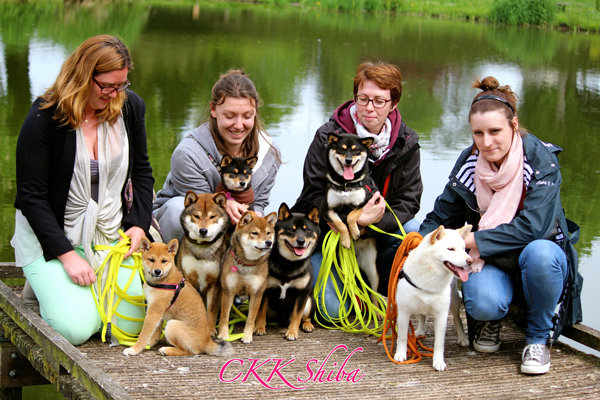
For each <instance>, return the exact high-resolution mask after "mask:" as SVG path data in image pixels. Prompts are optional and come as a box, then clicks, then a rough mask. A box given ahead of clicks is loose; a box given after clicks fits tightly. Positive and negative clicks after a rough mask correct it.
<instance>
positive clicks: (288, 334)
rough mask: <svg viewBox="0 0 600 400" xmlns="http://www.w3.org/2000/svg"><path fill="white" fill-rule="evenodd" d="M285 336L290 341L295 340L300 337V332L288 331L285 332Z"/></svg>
mask: <svg viewBox="0 0 600 400" xmlns="http://www.w3.org/2000/svg"><path fill="white" fill-rule="evenodd" d="M283 337H284V338H286V339H287V340H289V341H294V340H296V339H298V332H293V331H287V332H286V333H285V335H283Z"/></svg>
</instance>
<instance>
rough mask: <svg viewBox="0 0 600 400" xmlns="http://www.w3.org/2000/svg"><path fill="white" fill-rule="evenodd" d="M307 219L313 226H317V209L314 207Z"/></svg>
mask: <svg viewBox="0 0 600 400" xmlns="http://www.w3.org/2000/svg"><path fill="white" fill-rule="evenodd" d="M308 219H310V220H311V221H312V222H314V223H315V224H317V225H318V224H319V207H317V206H314V207H313V208H312V210H310V212H309V213H308Z"/></svg>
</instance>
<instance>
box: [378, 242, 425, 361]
mask: <svg viewBox="0 0 600 400" xmlns="http://www.w3.org/2000/svg"><path fill="white" fill-rule="evenodd" d="M422 241H423V237H422V236H421V235H420V234H419V233H418V232H410V233H408V234H407V235H406V237H405V238H404V240H403V241H402V244H401V245H400V247H399V248H398V251H396V256H395V257H394V262H393V263H392V272H391V273H390V282H389V284H388V303H387V313H386V315H385V320H384V321H383V332H382V334H381V336H380V337H379V339H377V341H378V342H379V341H383V346H384V347H385V352H386V353H387V356H388V358H389V359H390V360H392V362H394V363H396V364H412V363H416V362H419V361H421V358H423V357H433V349H430V348H428V347H425V346H423V344H422V343H421V339H423V338H424V337H425V336H419V337H415V328H413V324H412V322H410V323H409V324H410V332H408V342H407V348H406V357H407V359H406V361H404V362H398V361H396V360H394V356H393V355H392V354H394V351H393V350H394V342H396V341H397V339H398V332H397V325H396V319H397V317H398V310H397V309H396V288H397V286H398V281H399V279H400V271H402V267H403V266H404V262H405V261H406V257H408V252H409V251H410V250H412V249H414V248H415V247H417V246H418V245H419V244H420V243H421V242H422ZM390 328H391V329H392V336H391V339H392V343H391V346H390V348H389V349H388V347H387V343H386V341H385V340H386V334H387V332H388V330H389V329H390ZM403 334H404V333H403ZM419 347H421V348H422V349H423V350H425V351H428V352H429V353H421V352H420V351H419Z"/></svg>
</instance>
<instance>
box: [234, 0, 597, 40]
mask: <svg viewBox="0 0 600 400" xmlns="http://www.w3.org/2000/svg"><path fill="white" fill-rule="evenodd" d="M242 1H244V0H242ZM256 1H258V2H260V3H268V4H274V5H296V6H299V7H307V8H313V9H322V10H328V11H344V12H373V13H395V14H413V15H421V16H431V17H434V18H448V19H463V20H466V21H487V22H492V21H494V16H493V12H494V7H495V6H497V5H498V4H499V3H501V2H502V1H503V0H256ZM504 1H506V0H504ZM527 1H531V0H523V1H521V3H524V2H527ZM548 2H549V3H550V6H551V7H552V8H553V10H552V11H553V14H554V15H553V16H552V18H551V20H550V21H549V22H545V23H541V24H539V25H540V26H544V27H549V28H552V29H563V30H572V31H583V32H596V33H600V11H599V10H598V8H600V0H579V1H572V0H560V1H555V0H548ZM554 7H556V8H554Z"/></svg>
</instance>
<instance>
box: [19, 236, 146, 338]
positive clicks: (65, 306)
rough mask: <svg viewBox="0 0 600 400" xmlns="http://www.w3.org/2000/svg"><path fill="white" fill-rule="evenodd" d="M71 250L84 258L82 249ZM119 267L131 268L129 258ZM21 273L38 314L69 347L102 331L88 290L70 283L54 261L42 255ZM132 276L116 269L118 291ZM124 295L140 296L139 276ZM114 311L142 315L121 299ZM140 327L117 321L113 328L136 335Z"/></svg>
mask: <svg viewBox="0 0 600 400" xmlns="http://www.w3.org/2000/svg"><path fill="white" fill-rule="evenodd" d="M75 251H76V252H77V254H78V255H80V256H81V257H82V258H83V259H86V257H85V255H84V253H83V247H81V246H78V247H75ZM123 264H124V265H133V257H129V258H127V259H126V260H124V261H123ZM23 273H24V274H25V277H26V278H27V281H28V282H29V284H30V285H31V287H32V289H33V291H34V292H35V295H36V297H37V299H38V301H39V303H40V314H41V316H42V318H43V319H44V321H46V322H47V323H48V324H49V325H50V326H51V327H52V328H54V329H55V330H56V331H57V332H58V333H60V334H61V335H62V336H63V337H64V338H65V339H67V340H68V341H69V342H70V343H71V344H73V345H78V344H82V343H84V342H86V341H87V340H88V339H89V338H90V337H91V336H92V335H93V334H94V333H96V332H98V331H99V330H100V328H102V320H101V319H100V315H99V313H98V309H97V308H96V303H95V302H94V297H93V295H92V291H91V289H90V287H89V286H79V285H76V284H74V283H73V281H71V278H70V277H69V275H68V274H67V272H66V271H65V269H64V268H63V265H62V263H61V262H60V261H59V260H58V259H57V258H55V259H53V260H50V261H46V260H45V259H44V256H41V257H40V258H38V259H36V260H35V261H33V262H32V263H31V264H29V265H27V266H25V267H23ZM132 273H136V274H137V272H136V271H134V270H131V269H129V268H123V267H121V268H120V270H119V275H118V278H117V282H118V284H119V286H120V287H121V288H123V287H125V285H126V283H127V281H128V279H129V277H130V275H131V274H132ZM127 293H128V294H129V295H133V296H139V295H141V294H143V292H142V282H141V279H140V278H139V276H137V277H136V278H134V280H133V282H132V283H131V286H130V287H129V289H128V290H127ZM117 311H118V312H119V313H120V314H122V315H126V316H128V317H134V318H144V314H145V311H144V308H143V307H137V306H134V305H132V304H130V303H128V302H126V301H125V300H122V301H121V304H119V306H118V308H117ZM142 325H143V321H142V322H137V321H128V320H125V319H121V318H117V326H118V327H119V328H121V329H123V330H124V331H126V332H128V333H131V334H138V333H140V331H141V330H142ZM107 340H108V338H107Z"/></svg>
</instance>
